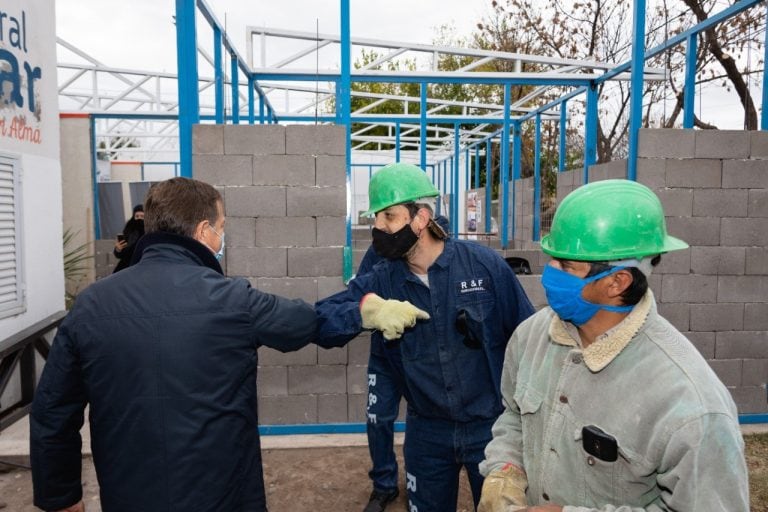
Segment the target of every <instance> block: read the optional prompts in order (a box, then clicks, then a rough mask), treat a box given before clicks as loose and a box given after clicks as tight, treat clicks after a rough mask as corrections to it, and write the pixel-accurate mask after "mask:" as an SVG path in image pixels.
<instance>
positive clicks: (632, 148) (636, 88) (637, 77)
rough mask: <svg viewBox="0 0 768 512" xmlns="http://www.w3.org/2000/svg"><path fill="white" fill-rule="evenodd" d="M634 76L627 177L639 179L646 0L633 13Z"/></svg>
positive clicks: (636, 6) (636, 5)
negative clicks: (638, 160)
mask: <svg viewBox="0 0 768 512" xmlns="http://www.w3.org/2000/svg"><path fill="white" fill-rule="evenodd" d="M632 19H633V21H634V23H633V26H634V28H633V29H632V78H631V81H630V83H631V86H630V93H629V134H628V135H629V156H628V157H627V179H629V180H632V181H635V180H637V140H638V135H639V133H640V125H641V123H642V120H643V71H644V68H645V0H635V3H634V10H633V13H632Z"/></svg>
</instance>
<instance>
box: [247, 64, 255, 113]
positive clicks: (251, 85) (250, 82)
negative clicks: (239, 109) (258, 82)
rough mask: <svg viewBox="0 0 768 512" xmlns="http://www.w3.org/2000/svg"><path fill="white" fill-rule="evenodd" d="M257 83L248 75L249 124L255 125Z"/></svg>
mask: <svg viewBox="0 0 768 512" xmlns="http://www.w3.org/2000/svg"><path fill="white" fill-rule="evenodd" d="M254 87H255V83H254V80H253V76H251V75H248V124H253V121H254V115H253V114H254V112H253V88H254Z"/></svg>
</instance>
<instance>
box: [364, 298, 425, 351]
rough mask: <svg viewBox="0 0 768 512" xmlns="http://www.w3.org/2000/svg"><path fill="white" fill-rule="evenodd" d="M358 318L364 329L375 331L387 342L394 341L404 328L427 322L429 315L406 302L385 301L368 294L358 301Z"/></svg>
mask: <svg viewBox="0 0 768 512" xmlns="http://www.w3.org/2000/svg"><path fill="white" fill-rule="evenodd" d="M360 316H361V317H362V319H363V327H364V328H365V329H376V330H379V331H381V332H382V334H384V338H385V339H387V340H396V339H397V338H399V337H400V336H402V335H403V331H405V329H406V327H413V326H414V325H416V320H429V313H427V312H426V311H422V310H421V309H419V308H417V307H416V306H414V305H413V304H411V303H410V302H407V301H400V300H394V299H390V300H385V299H382V298H381V297H379V296H378V295H376V294H375V293H369V294H368V295H366V296H365V297H363V299H362V300H361V301H360Z"/></svg>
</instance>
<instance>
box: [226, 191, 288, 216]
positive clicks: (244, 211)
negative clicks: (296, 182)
mask: <svg viewBox="0 0 768 512" xmlns="http://www.w3.org/2000/svg"><path fill="white" fill-rule="evenodd" d="M285 197H286V194H285V187H227V188H226V189H225V195H224V202H225V203H226V205H227V214H228V215H234V216H235V217H284V216H285V212H286V201H285Z"/></svg>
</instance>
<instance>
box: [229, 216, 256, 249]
mask: <svg viewBox="0 0 768 512" xmlns="http://www.w3.org/2000/svg"><path fill="white" fill-rule="evenodd" d="M225 229H226V233H227V249H230V248H232V247H253V245H254V244H255V243H256V219H254V218H253V217H229V216H228V217H227V224H226V228H225Z"/></svg>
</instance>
